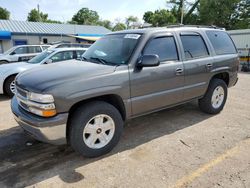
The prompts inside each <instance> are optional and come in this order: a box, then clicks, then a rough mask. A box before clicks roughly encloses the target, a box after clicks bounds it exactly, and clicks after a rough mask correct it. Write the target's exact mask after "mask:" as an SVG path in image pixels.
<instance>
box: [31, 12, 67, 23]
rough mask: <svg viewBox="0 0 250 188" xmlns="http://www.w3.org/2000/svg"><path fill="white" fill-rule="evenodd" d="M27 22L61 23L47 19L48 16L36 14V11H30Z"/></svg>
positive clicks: (41, 13)
mask: <svg viewBox="0 0 250 188" xmlns="http://www.w3.org/2000/svg"><path fill="white" fill-rule="evenodd" d="M27 20H28V21H30V22H46V23H60V24H61V23H62V22H60V21H56V20H51V19H48V14H45V13H43V12H38V10H36V9H32V10H31V11H30V12H29V14H28V17H27Z"/></svg>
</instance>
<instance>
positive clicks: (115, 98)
mask: <svg viewBox="0 0 250 188" xmlns="http://www.w3.org/2000/svg"><path fill="white" fill-rule="evenodd" d="M92 101H104V102H107V103H109V104H111V105H113V106H114V107H115V108H116V109H117V110H118V111H119V112H120V114H121V116H122V119H123V120H124V121H125V120H126V108H125V105H124V102H123V100H122V98H121V97H120V96H119V95H117V94H107V95H101V96H97V97H93V98H89V99H84V100H82V101H79V102H77V103H75V104H74V105H73V106H72V107H71V108H70V110H69V117H68V121H67V130H66V136H67V139H68V134H69V125H70V121H71V118H72V115H73V114H74V112H75V111H76V110H77V109H78V108H79V107H80V106H82V105H85V104H87V103H89V102H92Z"/></svg>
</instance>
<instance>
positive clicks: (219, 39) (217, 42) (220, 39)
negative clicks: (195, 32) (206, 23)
mask: <svg viewBox="0 0 250 188" xmlns="http://www.w3.org/2000/svg"><path fill="white" fill-rule="evenodd" d="M206 33H207V36H208V38H209V40H210V42H211V43H212V45H213V47H214V50H215V53H216V54H217V55H223V54H235V53H237V51H236V49H235V46H234V44H233V41H232V39H231V38H230V37H229V36H228V34H227V33H226V32H222V31H206Z"/></svg>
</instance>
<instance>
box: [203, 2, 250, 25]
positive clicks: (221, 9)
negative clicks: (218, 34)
mask: <svg viewBox="0 0 250 188" xmlns="http://www.w3.org/2000/svg"><path fill="white" fill-rule="evenodd" d="M200 18H201V21H202V23H204V24H206V25H216V26H220V27H224V28H226V29H242V28H249V26H250V25H249V24H250V23H249V19H250V2H249V0H220V1H217V0H210V1H207V0H201V2H200Z"/></svg>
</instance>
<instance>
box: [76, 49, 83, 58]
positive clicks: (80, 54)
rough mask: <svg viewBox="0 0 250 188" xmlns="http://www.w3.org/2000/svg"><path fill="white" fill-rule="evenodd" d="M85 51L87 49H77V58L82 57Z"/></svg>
mask: <svg viewBox="0 0 250 188" xmlns="http://www.w3.org/2000/svg"><path fill="white" fill-rule="evenodd" d="M84 52H85V50H77V51H76V58H77V59H80V58H81V57H82V54H83V53H84Z"/></svg>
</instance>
